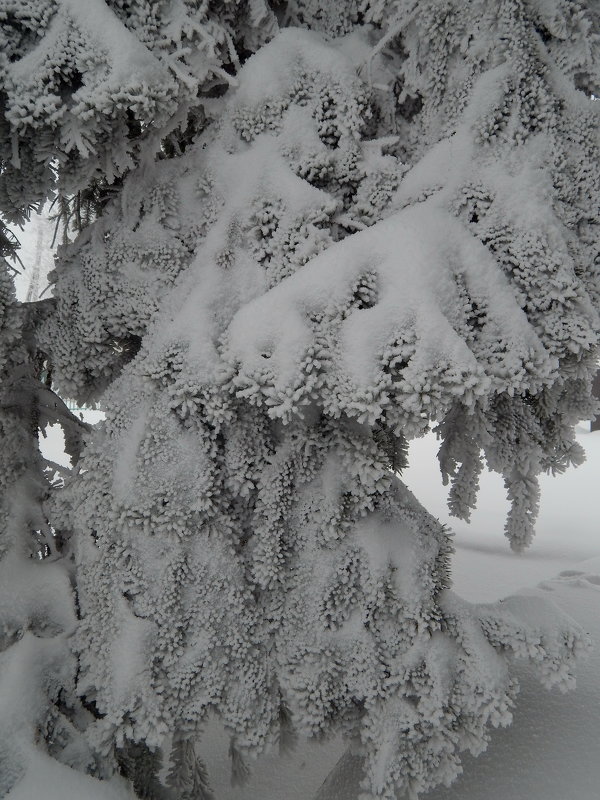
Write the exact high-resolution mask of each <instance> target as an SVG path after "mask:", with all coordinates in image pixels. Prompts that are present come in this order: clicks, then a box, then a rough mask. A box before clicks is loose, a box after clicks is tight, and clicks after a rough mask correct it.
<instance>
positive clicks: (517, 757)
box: [8, 426, 600, 800]
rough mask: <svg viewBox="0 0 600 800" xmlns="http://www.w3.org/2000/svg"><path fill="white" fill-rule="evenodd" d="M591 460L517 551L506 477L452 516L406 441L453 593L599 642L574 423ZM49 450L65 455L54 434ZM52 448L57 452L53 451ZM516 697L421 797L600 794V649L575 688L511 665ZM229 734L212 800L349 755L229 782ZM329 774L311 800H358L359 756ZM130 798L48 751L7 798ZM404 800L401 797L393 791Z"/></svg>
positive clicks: (307, 795) (281, 788)
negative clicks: (566, 619)
mask: <svg viewBox="0 0 600 800" xmlns="http://www.w3.org/2000/svg"><path fill="white" fill-rule="evenodd" d="M578 440H579V441H580V443H581V444H582V445H583V446H584V447H585V449H586V451H587V453H588V460H587V462H586V463H585V464H583V465H582V466H581V467H579V468H578V469H576V470H570V471H568V472H567V473H565V474H564V475H560V476H557V477H554V478H551V477H547V478H544V479H542V500H541V514H540V519H539V523H538V526H537V527H538V533H537V536H536V538H535V539H534V541H533V544H532V546H531V548H530V549H529V550H528V551H527V552H526V553H524V554H521V555H515V554H514V553H512V552H511V551H510V549H509V547H508V542H507V541H506V539H505V538H504V536H503V525H504V518H505V513H506V500H505V497H504V489H503V486H502V481H501V479H500V478H499V477H498V476H497V475H492V474H489V473H486V474H484V475H483V476H482V480H481V494H480V500H479V506H478V509H477V510H476V511H475V512H474V514H473V516H472V522H471V524H469V525H468V524H466V523H464V522H460V521H458V520H454V519H452V518H451V517H449V516H448V514H447V512H446V508H445V491H446V490H445V489H444V487H443V486H442V483H441V479H440V476H439V472H438V469H437V464H436V461H435V452H436V450H437V447H438V444H437V442H436V440H435V437H434V436H433V435H429V436H426V437H425V438H424V439H421V440H417V441H415V442H413V443H412V445H411V454H410V463H411V466H410V468H409V469H408V470H407V471H406V472H405V475H404V477H405V479H406V481H407V483H408V485H409V487H410V488H411V490H413V491H414V492H415V494H416V495H417V497H418V498H419V500H420V501H421V502H422V503H424V505H425V506H426V508H428V509H430V510H431V511H432V512H433V513H434V514H436V515H438V516H439V518H440V519H441V520H442V521H443V522H447V523H448V524H449V525H451V526H452V528H453V529H454V531H455V532H456V538H455V545H456V554H455V556H454V561H453V564H454V570H453V574H454V589H455V591H456V592H457V594H459V595H460V596H462V597H464V598H466V599H468V600H470V601H474V602H477V601H479V602H489V601H493V600H496V599H498V598H501V597H504V596H506V595H508V594H514V593H515V592H519V591H525V592H531V591H534V592H535V593H536V594H538V595H539V596H544V597H550V598H551V599H552V600H553V601H554V602H555V603H556V604H557V605H558V606H559V607H560V608H561V609H562V610H563V611H565V612H566V613H568V614H570V615H571V616H572V617H573V618H574V619H576V620H577V621H578V622H579V623H580V624H581V625H583V626H584V628H585V629H586V630H587V631H589V633H590V634H591V635H592V637H593V638H594V640H595V642H596V643H597V644H598V643H600V613H599V612H600V536H599V535H598V532H599V527H600V526H599V522H600V505H599V504H598V502H597V480H598V470H599V469H600V433H594V434H590V433H588V432H587V431H586V429H585V428H584V427H583V426H580V427H579V428H578ZM48 444H50V447H49V450H50V451H51V452H49V453H48V457H50V458H53V460H55V461H58V460H60V440H58V439H57V440H54V441H52V443H51V442H50V441H48ZM55 450H56V452H55ZM517 674H518V676H519V680H520V682H521V687H522V688H521V694H520V695H519V698H518V701H517V707H516V710H515V714H514V723H513V725H511V726H510V727H509V728H507V729H501V730H498V731H496V732H494V733H493V735H492V742H491V744H490V746H489V748H488V750H487V752H486V753H484V754H483V755H481V756H480V757H479V758H477V759H473V758H470V757H468V756H466V757H465V758H464V774H463V776H462V777H461V778H459V779H458V780H457V781H456V782H455V783H454V784H453V785H452V786H451V787H449V788H443V787H440V788H438V789H437V790H434V791H433V792H431V793H430V794H428V795H427V796H426V800H598V797H599V788H598V787H600V735H599V733H600V647H598V646H596V648H595V650H594V651H593V653H592V655H591V656H590V658H589V659H588V660H587V661H586V662H585V663H583V664H581V665H580V667H579V669H578V672H577V689H576V690H575V691H574V692H569V693H567V694H560V693H559V692H558V691H556V690H553V691H547V690H545V689H544V688H542V687H541V686H540V685H539V682H538V681H537V679H535V678H534V677H533V676H532V675H531V674H530V672H529V670H528V668H526V667H518V668H517ZM228 746H229V745H228V739H227V737H226V735H225V734H224V733H223V732H222V731H219V730H218V729H216V728H213V727H210V728H209V730H207V731H206V733H205V736H204V737H203V740H202V743H201V744H200V746H199V748H198V750H199V752H200V753H202V756H203V758H204V760H205V762H206V763H207V765H208V769H209V774H210V779H211V783H212V786H213V789H214V791H215V797H216V798H217V800H282V799H283V798H285V800H312V798H314V797H315V796H316V795H317V792H318V791H319V788H320V787H321V785H322V784H323V782H324V781H325V779H326V777H327V775H328V773H329V771H330V770H331V769H332V768H333V766H334V765H335V763H336V762H337V760H338V759H339V758H340V756H341V755H342V753H343V752H344V746H343V744H342V743H341V742H340V741H338V740H336V741H333V742H329V743H326V744H316V743H311V744H306V743H300V744H299V745H298V746H297V748H296V750H295V751H294V752H292V753H290V754H288V755H284V756H279V754H278V753H277V752H276V751H275V752H273V753H271V754H270V755H267V756H265V757H263V758H262V759H260V760H259V762H258V764H257V765H256V766H255V769H254V772H253V775H252V776H251V778H250V781H249V782H248V783H247V784H246V785H245V786H241V787H240V786H232V785H231V783H230V763H229V757H228ZM345 763H346V764H347V765H348V766H347V768H346V769H345V770H343V772H342V775H341V776H339V777H338V779H337V780H335V781H328V783H327V786H326V788H325V792H326V793H325V794H324V793H323V792H321V793H319V795H318V800H356V798H357V797H358V787H357V779H358V775H357V774H356V773H357V771H356V762H354V761H353V760H352V759H351V758H348V759H347V760H346V762H345ZM42 797H43V798H44V799H45V800H54V798H56V799H57V800H58V798H60V800H125V798H131V797H132V795H130V794H128V793H127V790H125V789H124V788H123V786H122V784H121V783H120V782H118V781H112V782H110V783H100V782H98V781H95V780H93V779H92V778H88V777H86V776H82V775H80V774H78V773H76V772H74V771H73V770H70V769H69V768H68V767H64V766H61V765H59V764H56V762H54V761H51V760H50V759H48V758H46V757H45V756H43V755H41V754H40V755H39V756H36V757H35V758H34V759H33V760H32V762H31V765H30V768H29V770H28V772H27V774H26V776H25V777H24V779H23V780H22V781H20V783H19V784H18V785H17V786H16V787H15V788H14V789H13V791H12V792H10V794H9V795H8V800H38V798H42ZM399 800H401V799H400V798H399Z"/></svg>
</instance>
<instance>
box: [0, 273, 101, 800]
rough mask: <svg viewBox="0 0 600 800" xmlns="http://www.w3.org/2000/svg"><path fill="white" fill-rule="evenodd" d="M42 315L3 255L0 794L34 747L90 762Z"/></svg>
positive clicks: (56, 409) (75, 762) (56, 406)
mask: <svg viewBox="0 0 600 800" xmlns="http://www.w3.org/2000/svg"><path fill="white" fill-rule="evenodd" d="M42 308H43V306H42ZM39 314H40V309H39V308H38V309H36V310H35V311H34V310H31V309H27V308H26V307H24V306H22V305H20V304H18V303H17V302H16V301H15V296H14V289H13V284H12V276H11V274H10V268H9V265H8V263H7V262H6V261H4V259H0V440H1V442H2V447H1V448H0V797H4V795H5V794H6V793H7V792H8V791H9V790H10V789H11V788H12V786H13V785H14V783H15V782H16V781H17V780H18V779H19V778H20V777H21V776H22V774H23V773H24V772H25V770H26V769H27V765H28V761H29V758H30V755H31V751H32V750H33V748H35V747H36V746H37V747H44V748H45V749H46V750H47V751H48V752H49V753H50V754H52V755H56V756H58V757H59V758H61V760H63V761H64V762H65V763H67V764H69V765H72V766H77V767H78V768H84V769H92V768H93V766H94V757H93V755H92V753H91V752H90V750H89V747H88V746H87V745H86V744H85V743H84V742H83V740H82V738H81V734H80V728H82V727H83V726H84V724H85V714H84V712H83V710H82V708H81V706H80V705H79V702H78V701H77V700H76V698H75V694H74V688H75V671H76V661H75V659H74V657H73V655H72V653H71V652H70V650H69V646H68V641H67V639H68V636H69V635H71V634H72V632H73V629H74V625H75V615H74V611H73V604H72V590H71V585H70V582H69V578H68V575H67V574H66V573H65V572H64V570H63V569H62V568H61V567H60V566H58V565H57V564H56V563H51V562H54V561H55V559H56V558H57V556H58V555H59V550H60V546H61V542H60V538H59V537H57V536H56V535H55V531H54V529H53V528H52V526H51V525H50V524H49V521H48V516H47V508H46V506H45V501H46V500H47V497H48V493H49V491H50V488H51V486H50V482H49V479H48V474H47V473H48V470H50V473H51V474H52V473H54V471H55V470H54V468H52V467H50V465H48V464H46V463H45V462H44V461H43V459H42V458H41V456H40V453H39V450H38V444H37V434H38V432H39V431H40V430H41V429H42V428H43V427H45V425H46V424H47V423H48V422H49V421H53V422H55V421H56V420H57V417H58V416H62V417H63V421H64V420H66V419H67V417H68V416H69V412H68V411H67V409H66V408H64V406H63V404H62V403H61V401H60V400H59V399H58V398H54V397H53V396H52V395H51V392H50V391H49V390H48V389H47V388H45V387H43V386H42V385H41V384H39V383H38V382H37V381H36V370H37V367H38V365H37V363H36V355H37V354H36V351H35V347H34V345H33V336H32V329H33V328H34V326H35V317H36V315H39ZM69 444H70V445H71V449H73V448H74V447H75V446H76V444H77V435H76V433H73V434H72V435H71V437H70V441H69Z"/></svg>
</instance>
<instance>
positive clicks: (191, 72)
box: [0, 0, 600, 800]
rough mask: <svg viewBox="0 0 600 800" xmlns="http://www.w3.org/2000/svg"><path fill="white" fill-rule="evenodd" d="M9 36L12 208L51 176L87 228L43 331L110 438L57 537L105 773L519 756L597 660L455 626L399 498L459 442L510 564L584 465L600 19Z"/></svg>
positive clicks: (475, 3)
mask: <svg viewBox="0 0 600 800" xmlns="http://www.w3.org/2000/svg"><path fill="white" fill-rule="evenodd" d="M4 4H5V5H6V6H7V7H8V6H11V9H12V6H13V5H14V4H12V3H10V2H8V0H6V1H5V3H4ZM18 5H19V6H20V7H21V9H25V8H27V9H28V11H27V15H24V16H22V18H20V22H19V26H18V29H19V31H20V33H19V36H20V37H21V38H18V37H15V35H14V25H13V28H11V36H10V37H9V40H10V41H11V42H12V43H13V44H12V45H11V46H12V47H13V48H14V50H13V51H10V53H12V54H14V55H16V57H15V58H12V59H11V58H10V57H9V58H7V63H6V64H5V77H4V78H3V80H4V87H5V88H4V89H3V95H2V96H3V102H4V104H5V113H4V122H3V125H4V132H5V135H3V138H2V142H3V145H2V147H3V148H4V149H3V151H2V155H1V157H2V159H3V163H4V164H6V165H7V166H6V167H5V169H4V171H3V173H2V174H1V175H0V181H3V183H2V189H1V190H2V192H3V200H2V203H3V208H7V207H8V206H10V205H11V204H12V206H14V208H17V209H23V208H24V207H25V206H26V204H27V203H31V202H34V201H37V200H39V199H41V198H42V197H45V196H46V195H47V194H48V192H49V190H50V189H51V188H52V187H51V184H50V177H49V175H48V174H47V173H44V174H42V173H41V172H39V169H41V167H39V165H40V164H43V165H44V168H45V169H46V170H47V171H50V172H51V173H52V174H56V176H57V181H58V186H59V190H60V191H62V192H73V191H74V190H77V191H79V192H83V190H88V191H90V192H91V196H92V198H93V199H94V200H95V202H94V203H93V204H92V207H93V214H95V215H96V216H97V218H96V220H95V221H94V222H93V223H92V224H90V225H88V226H87V227H85V222H86V220H85V219H83V220H82V221H81V220H80V221H79V223H80V225H79V226H80V227H83V228H84V229H83V231H82V232H81V233H80V235H79V236H78V237H77V238H76V240H75V241H74V242H73V244H71V245H69V246H68V247H66V248H64V250H63V251H62V255H61V259H60V263H59V265H58V268H57V270H56V273H55V278H54V292H55V297H56V305H55V309H54V311H53V313H52V314H51V315H50V316H49V317H48V318H46V319H44V320H43V321H42V322H40V324H39V325H37V326H36V336H37V341H38V342H39V346H40V347H41V348H42V350H43V351H44V352H46V353H47V354H48V355H49V357H50V359H51V361H52V364H53V370H54V378H55V381H56V385H57V387H58V390H59V391H60V392H62V394H63V396H70V397H75V398H77V399H79V400H81V401H83V402H90V401H94V402H95V401H99V402H101V404H102V407H103V408H104V409H105V411H106V414H107V418H106V422H105V423H103V424H102V425H101V426H100V427H99V428H98V429H97V430H95V431H93V432H92V433H90V434H89V435H88V437H87V441H86V446H85V448H84V451H83V454H82V456H81V458H80V460H79V462H78V470H77V472H76V474H74V475H73V477H72V478H71V479H70V480H69V481H68V482H67V484H66V485H65V487H64V488H63V489H61V490H60V492H56V493H55V496H54V499H53V502H52V518H53V525H54V526H55V528H56V530H59V531H60V532H61V535H62V536H64V537H65V538H66V539H69V542H70V553H71V554H72V558H73V562H74V571H75V579H76V592H77V603H78V614H79V621H78V626H77V631H76V633H75V635H74V637H73V643H74V644H73V647H74V653H75V655H76V657H77V663H78V684H77V690H78V692H79V694H80V696H82V697H83V698H85V702H86V705H87V706H88V707H90V708H91V707H93V708H94V710H95V714H96V717H97V719H96V721H95V722H94V724H92V725H90V726H89V728H88V737H89V739H90V741H91V742H92V744H93V747H94V750H95V752H96V753H104V754H105V755H106V756H107V761H106V763H107V764H109V763H111V759H112V763H113V764H117V763H119V764H121V768H122V770H123V771H124V772H125V773H126V774H128V775H130V777H132V780H133V782H134V785H135V783H136V779H135V777H134V776H135V775H136V774H138V773H139V770H138V771H137V772H136V768H135V764H133V765H131V761H132V759H133V760H134V761H135V758H136V757H138V758H144V759H147V760H148V763H150V761H152V759H153V757H154V756H153V754H156V753H157V751H158V749H160V748H162V747H164V745H165V742H166V741H168V740H169V739H170V737H174V738H173V742H174V745H173V753H172V756H171V769H170V772H169V785H170V786H171V787H173V789H174V790H175V791H178V792H179V793H180V794H181V796H182V797H183V796H188V795H189V796H193V793H194V792H196V794H198V793H201V796H202V793H203V794H204V795H205V796H207V797H208V796H210V789H209V786H208V782H207V778H206V773H205V771H204V768H203V766H202V765H201V764H198V763H196V756H195V749H194V739H195V738H201V731H202V726H203V724H204V723H205V721H206V720H207V719H208V717H209V716H210V715H213V714H216V715H217V716H218V717H219V718H220V719H221V720H222V722H223V723H224V724H225V726H226V727H227V729H228V730H229V732H230V734H231V753H232V763H233V765H234V767H235V769H236V770H237V771H238V773H240V774H242V773H244V771H245V770H246V769H247V766H246V761H247V758H248V756H250V757H253V756H256V755H258V754H259V753H260V752H261V751H262V750H264V749H265V748H266V747H269V746H271V745H272V744H273V743H274V742H275V741H276V740H277V738H278V737H279V736H281V735H282V732H283V733H285V732H287V731H288V730H289V729H290V727H291V728H293V729H294V730H295V731H297V732H299V733H302V734H304V735H308V736H317V737H322V736H327V735H331V734H334V733H336V732H339V731H342V732H343V733H344V734H345V735H346V736H347V737H348V739H349V741H351V742H352V747H353V752H355V753H356V754H357V755H358V756H359V757H360V758H362V759H363V763H364V781H363V789H364V793H365V794H364V797H365V798H366V797H378V798H388V799H390V800H391V798H394V797H396V796H397V795H401V793H402V792H409V793H411V794H413V795H414V794H416V793H418V792H419V791H424V790H426V789H428V788H429V787H432V786H434V785H436V784H437V783H440V782H448V781H450V780H452V779H453V778H454V777H455V775H456V774H457V773H458V771H459V769H460V753H461V751H464V750H469V751H471V752H473V753H478V752H480V751H481V750H482V749H483V748H484V747H485V745H486V743H487V739H488V727H489V726H494V725H496V726H497V725H502V724H507V723H508V722H509V721H510V709H511V707H512V705H513V702H514V698H515V696H516V693H517V688H518V687H517V685H516V683H515V681H514V679H513V678H512V676H511V671H510V665H511V660H512V658H513V657H517V658H528V659H529V660H530V661H532V663H533V664H534V665H535V666H536V667H537V668H538V671H539V674H540V678H541V680H542V681H543V682H544V683H545V684H547V685H554V684H558V685H561V686H565V685H569V684H570V683H571V682H572V676H571V667H572V662H573V659H574V657H575V656H576V655H577V654H578V652H579V651H581V650H582V649H583V647H584V642H585V637H584V636H583V634H582V633H581V631H579V630H578V629H577V628H576V627H575V626H573V624H572V623H571V622H570V621H569V620H567V619H564V618H562V617H561V616H560V615H559V614H557V612H556V609H553V608H552V607H547V606H546V605H544V604H542V603H541V601H538V600H535V599H533V598H529V599H524V598H518V599H517V598H512V599H510V598H509V599H507V600H505V601H504V602H503V603H501V604H497V605H486V606H473V605H469V604H467V603H465V602H463V601H461V600H460V599H459V598H458V597H456V596H455V595H454V594H453V593H452V592H451V590H450V586H451V553H452V546H451V539H450V536H449V532H448V531H447V530H445V529H444V528H443V527H442V526H441V525H440V524H439V523H438V522H437V521H436V520H435V519H434V518H433V517H432V516H431V515H430V514H428V512H427V511H426V510H425V509H424V508H422V507H421V506H420V504H419V503H418V502H417V501H416V499H415V498H414V497H413V496H412V495H411V494H410V492H409V491H408V490H407V488H406V487H405V486H404V485H403V483H402V481H401V478H399V477H398V474H399V473H401V471H402V469H403V467H404V466H406V452H407V442H408V441H409V440H410V439H411V438H414V437H415V436H419V435H422V434H423V433H424V432H425V431H426V430H427V429H428V428H429V426H430V425H432V424H435V425H436V426H437V430H438V433H439V435H440V438H441V440H442V441H441V448H440V465H441V468H442V472H443V474H444V476H445V477H446V479H448V480H449V481H451V484H452V485H451V491H450V507H451V510H452V511H453V513H455V514H457V515H459V516H463V517H468V514H469V511H470V509H471V508H472V507H473V505H474V504H475V502H476V493H477V480H478V475H479V472H480V471H481V469H482V467H483V464H484V461H485V462H487V464H488V466H489V467H490V468H492V469H494V470H496V471H498V472H500V473H501V474H502V475H503V477H504V480H505V483H506V487H507V492H508V495H509V497H510V499H511V501H512V507H511V511H510V514H509V518H508V520H507V527H506V532H507V536H508V538H509V540H510V543H511V546H512V547H513V548H514V549H517V550H518V549H521V548H523V547H525V546H526V545H527V544H528V543H529V541H530V539H531V536H532V533H533V525H534V520H535V515H536V512H537V504H538V495H539V492H538V487H537V475H538V474H539V472H540V471H541V470H543V469H547V470H555V471H557V470H558V471H560V470H562V469H564V468H566V466H568V465H569V464H570V463H577V462H578V461H579V460H581V453H580V452H579V450H578V448H577V445H576V444H575V442H574V433H573V426H574V423H575V422H576V421H577V420H578V419H581V418H585V417H587V416H589V413H590V409H591V408H592V401H591V397H590V384H591V374H592V372H593V371H594V370H595V357H596V352H597V351H596V350H595V348H596V346H597V332H598V327H599V326H598V274H597V263H598V262H597V253H598V207H599V203H598V200H599V196H600V178H599V175H598V170H597V158H598V153H599V147H598V132H597V131H598V127H597V122H598V111H597V107H596V106H594V103H593V102H592V100H591V95H592V94H593V92H594V91H597V90H598V84H599V82H600V81H599V75H598V63H599V61H598V58H599V38H598V37H599V21H600V20H599V16H598V12H597V11H596V10H595V8H594V7H593V6H592V4H591V3H582V2H574V0H573V1H572V0H557V2H553V3H547V2H545V3H542V2H538V1H537V0H503V2H501V3H498V4H488V3H485V2H483V0H471V1H470V2H467V3H465V2H460V1H459V0H444V2H441V1H439V2H437V1H436V2H426V3H423V2H408V0H396V2H391V0H380V1H379V2H377V1H375V2H368V1H367V0H348V2H343V3H336V4H330V6H331V7H326V8H325V9H323V8H322V5H323V4H319V3H315V2H310V1H308V2H302V1H301V0H297V1H296V2H289V3H280V4H275V3H274V4H273V8H272V9H270V8H268V7H267V6H266V4H265V3H262V2H247V3H246V2H236V3H233V2H232V3H214V4H213V3H199V4H198V3H191V2H183V0H182V2H180V3H175V2H172V3H166V2H156V3H151V4H147V3H137V2H128V3H124V2H117V1H116V0H114V2H107V3H103V2H100V0H95V2H92V1H91V0H89V2H86V3H85V6H86V9H87V10H89V15H87V16H86V17H85V18H84V17H83V16H82V13H81V8H82V7H83V5H84V4H81V5H79V4H77V3H76V2H75V0H60V2H52V3H51V2H50V0H48V3H47V5H46V4H39V6H38V4H27V3H25V4H18ZM29 5H32V6H34V5H35V8H31V9H30V8H29ZM39 8H44V9H45V11H44V13H42V12H41V11H39ZM11 13H12V14H14V9H12V10H11ZM94 21H101V22H102V25H101V26H100V25H98V26H97V27H94V28H92V27H90V23H93V22H94ZM5 27H6V26H5ZM65 31H66V33H65ZM73 31H75V32H76V33H77V36H76V37H74V36H73V35H71V34H72V33H73ZM100 31H101V33H100ZM11 37H12V38H11ZM61 37H62V38H61ZM267 40H269V41H267ZM125 45H127V47H125ZM24 51H27V54H26V55H25V53H24ZM251 54H253V55H251ZM127 59H130V60H127ZM23 62H24V64H25V66H27V64H28V63H29V65H30V66H29V69H28V70H27V71H26V70H25V67H24V66H23ZM34 66H35V68H36V69H39V70H42V71H43V70H47V71H48V75H52V76H57V77H51V78H48V79H47V80H46V81H45V82H44V81H42V82H41V84H39V85H38V83H34V81H33V78H31V75H32V74H33V72H32V69H33V67H34ZM39 74H40V75H41V74H42V72H40V73H39ZM44 74H46V73H44ZM28 81H29V83H28ZM40 85H41V86H42V88H41V89H40V88H39V86H40ZM23 109H25V110H24V111H23ZM26 148H30V150H29V151H28V152H30V153H31V157H30V158H28V159H26V160H24V159H23V157H22V153H24V152H25V150H26ZM44 148H45V149H44ZM8 165H10V166H8ZM21 176H23V179H21ZM15 187H17V188H15ZM111 187H113V188H112V189H111ZM111 195H114V196H112V197H111ZM84 199H85V198H84ZM78 202H79V205H78ZM71 207H72V208H73V209H74V213H76V210H77V209H78V208H80V207H81V195H80V196H79V199H78V200H75V201H72V203H71ZM197 749H198V752H200V751H201V744H200V745H199V746H198V748H197ZM245 760H246V761H245ZM147 771H148V772H152V773H153V774H152V776H151V777H152V780H154V778H155V776H156V774H157V771H158V767H157V765H156V764H155V765H154V766H152V767H149V768H148V770H147ZM208 776H209V778H210V765H208Z"/></svg>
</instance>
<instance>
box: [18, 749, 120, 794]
mask: <svg viewBox="0 0 600 800" xmlns="http://www.w3.org/2000/svg"><path fill="white" fill-rule="evenodd" d="M7 800H135V795H134V794H133V791H131V790H130V789H129V788H128V787H127V786H126V785H125V782H124V781H122V780H120V779H119V778H113V779H112V780H110V781H98V780H95V779H94V778H90V777H88V776H87V775H83V774H82V773H81V772H76V771H75V770H73V769H71V768H70V767H65V766H64V765H63V764H59V763H58V761H55V760H54V759H53V758H50V757H49V756H46V755H44V754H43V753H36V755H35V756H34V757H33V758H32V759H31V762H30V765H29V769H28V770H27V773H26V775H25V777H24V778H23V779H22V780H21V781H19V783H18V784H17V785H16V786H15V788H14V789H13V790H12V791H11V792H9V793H8V795H7Z"/></svg>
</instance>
